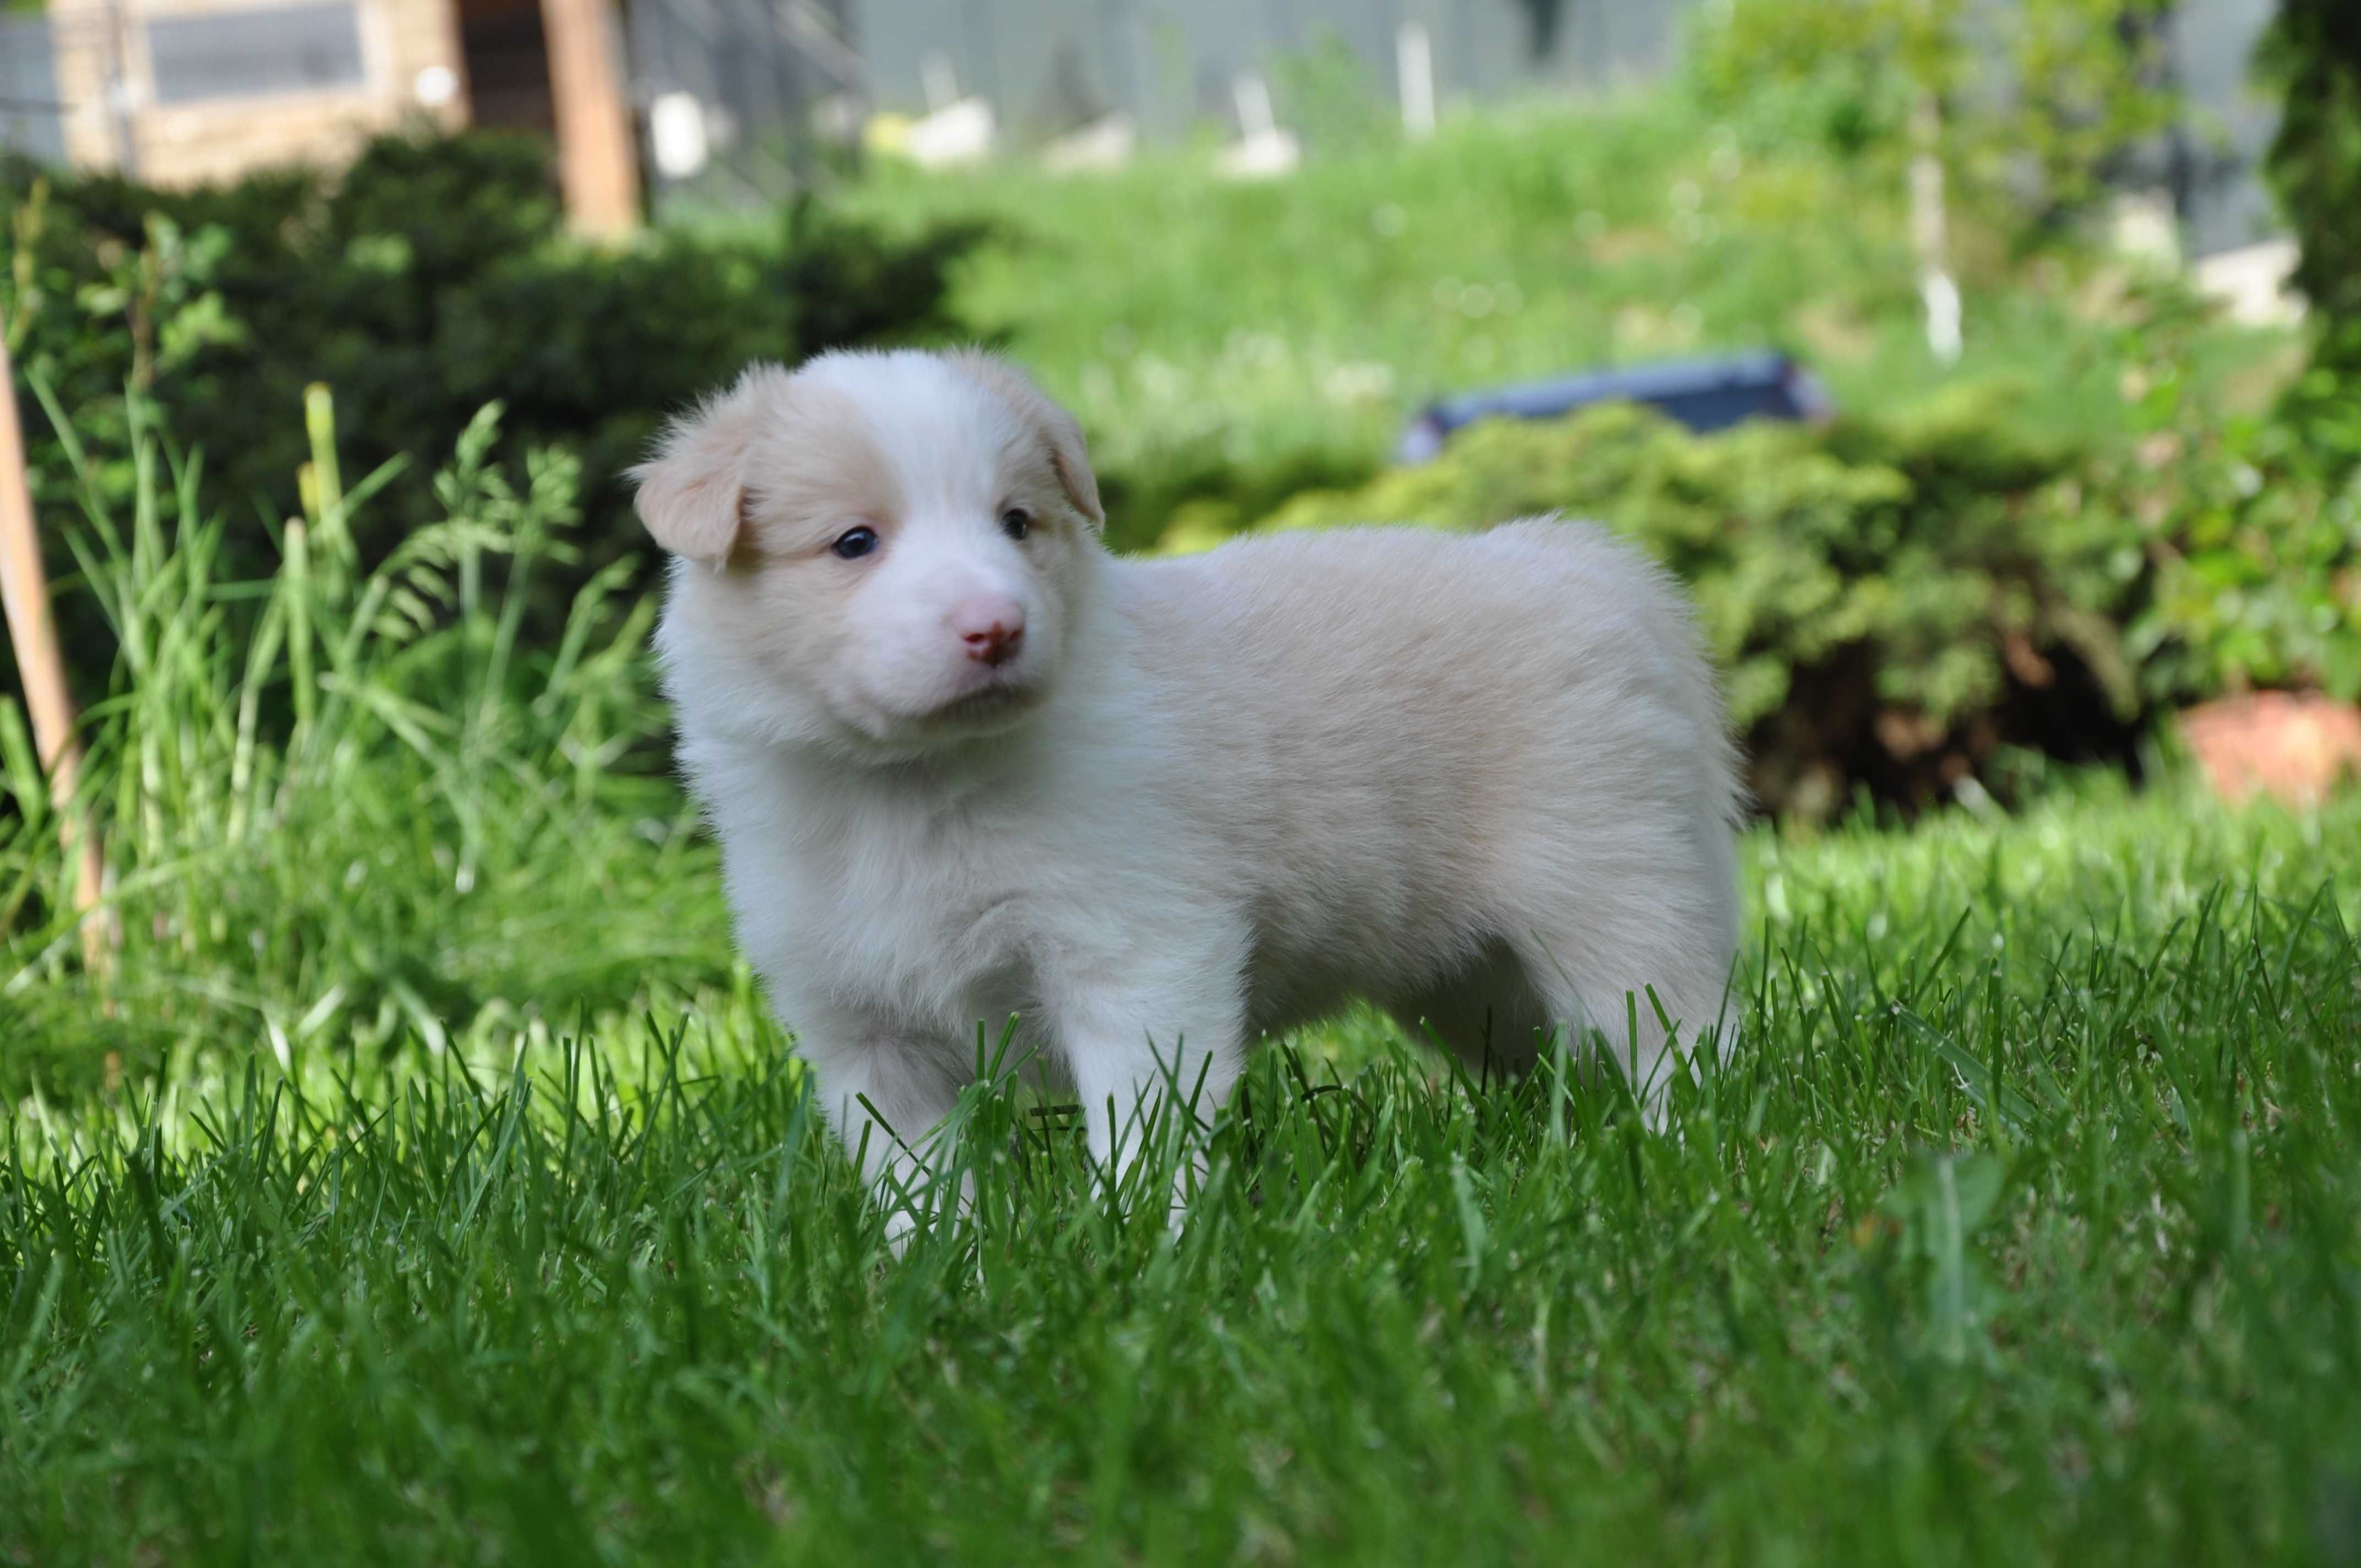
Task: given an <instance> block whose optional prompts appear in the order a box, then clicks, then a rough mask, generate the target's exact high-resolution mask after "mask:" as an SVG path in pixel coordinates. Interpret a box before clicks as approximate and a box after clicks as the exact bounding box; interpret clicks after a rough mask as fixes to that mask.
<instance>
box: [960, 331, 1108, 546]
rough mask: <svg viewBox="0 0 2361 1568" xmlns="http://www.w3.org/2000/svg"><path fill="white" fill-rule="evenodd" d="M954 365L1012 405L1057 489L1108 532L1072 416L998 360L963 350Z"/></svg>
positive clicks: (1088, 457) (1095, 478)
mask: <svg viewBox="0 0 2361 1568" xmlns="http://www.w3.org/2000/svg"><path fill="white" fill-rule="evenodd" d="M949 358H950V362H951V363H952V364H953V365H954V366H956V367H959V368H960V369H961V370H962V371H964V372H965V373H966V374H968V375H969V376H972V377H973V378H975V379H976V380H978V381H981V382H983V384H984V385H985V386H986V387H988V388H990V389H992V390H993V391H994V392H997V393H998V394H999V395H1000V396H1002V397H1004V398H1005V399H1007V400H1008V401H1009V402H1010V403H1011V404H1012V405H1013V406H1014V407H1015V408H1016V411H1017V412H1018V413H1019V414H1022V415H1023V416H1024V418H1025V421H1026V422H1027V424H1029V425H1031V426H1032V427H1033V428H1034V430H1035V431H1036V432H1038V433H1039V435H1040V437H1041V444H1042V445H1043V446H1045V447H1047V448H1048V449H1049V466H1050V467H1051V468H1053V469H1055V470H1056V471H1057V475H1058V488H1060V489H1062V490H1064V491H1065V492H1066V499H1067V500H1068V501H1070V502H1071V503H1072V504H1073V508H1074V510H1076V511H1078V512H1081V513H1082V515H1083V516H1084V517H1086V518H1088V519H1090V521H1091V526H1092V527H1093V528H1104V527H1105V526H1106V510H1105V509H1104V507H1102V506H1101V505H1100V504H1099V477H1098V476H1097V475H1096V474H1094V473H1093V472H1092V471H1091V453H1090V447H1089V445H1088V444H1085V443H1084V441H1083V440H1082V426H1081V424H1079V423H1078V422H1076V421H1075V419H1074V416H1073V415H1071V414H1070V413H1068V412H1067V411H1065V410H1064V409H1062V408H1060V407H1059V406H1058V405H1057V404H1056V403H1055V402H1053V401H1051V400H1050V399H1049V396H1048V395H1047V394H1046V393H1044V392H1043V391H1042V390H1041V389H1040V388H1038V387H1037V386H1035V385H1034V384H1033V380H1032V378H1030V377H1029V376H1027V375H1026V374H1025V372H1024V371H1022V370H1019V369H1018V368H1016V366H1014V365H1011V364H1010V363H1008V361H1006V360H1005V359H1003V358H1000V357H999V356H996V355H991V354H986V353H984V352H983V350H982V349H979V348H965V349H961V350H960V351H959V352H957V353H955V354H952V355H950V356H949Z"/></svg>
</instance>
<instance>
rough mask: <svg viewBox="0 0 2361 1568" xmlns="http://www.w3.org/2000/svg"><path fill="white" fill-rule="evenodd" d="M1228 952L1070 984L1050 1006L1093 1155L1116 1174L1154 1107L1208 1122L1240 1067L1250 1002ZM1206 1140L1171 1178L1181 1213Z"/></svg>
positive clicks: (1149, 1129) (1138, 1147) (1142, 1140)
mask: <svg viewBox="0 0 2361 1568" xmlns="http://www.w3.org/2000/svg"><path fill="white" fill-rule="evenodd" d="M1228 957H1229V956H1228V955H1227V954H1218V955H1217V954H1206V955H1204V956H1203V957H1202V959H1201V960H1200V961H1199V962H1197V963H1188V962H1185V961H1183V962H1172V961H1170V960H1166V961H1164V962H1161V963H1159V964H1158V965H1157V966H1155V968H1154V969H1153V970H1150V971H1148V972H1147V973H1145V974H1142V975H1136V976H1133V977H1130V978H1129V979H1128V980H1127V981H1123V982H1116V981H1109V982H1107V983H1104V984H1088V983H1085V984H1080V985H1070V986H1067V987H1063V988H1060V992H1059V993H1058V994H1057V995H1056V996H1055V997H1054V998H1053V1000H1052V1003H1051V1006H1052V1011H1053V1013H1054V1014H1055V1016H1056V1022H1057V1028H1058V1036H1059V1041H1060V1047H1061V1052H1062V1054H1063V1056H1064V1058H1065V1061H1066V1069H1067V1072H1068V1074H1069V1076H1071V1079H1072V1080H1073V1084H1074V1091H1075V1094H1076V1095H1077V1096H1078V1097H1079V1098H1080V1099H1081V1101H1082V1117H1083V1121H1084V1124H1085V1125H1086V1127H1087V1129H1088V1131H1089V1135H1090V1140H1091V1155H1092V1157H1093V1159H1095V1160H1096V1161H1097V1162H1098V1165H1099V1168H1100V1169H1101V1170H1103V1171H1104V1173H1105V1174H1106V1176H1107V1178H1108V1179H1109V1180H1110V1182H1119V1181H1120V1180H1121V1179H1122V1177H1123V1176H1124V1175H1125V1173H1126V1172H1127V1171H1129V1170H1130V1168H1131V1167H1132V1166H1133V1165H1134V1164H1136V1163H1137V1160H1138V1158H1139V1157H1140V1155H1141V1153H1142V1152H1143V1151H1144V1150H1145V1149H1146V1147H1147V1145H1148V1138H1149V1136H1150V1135H1151V1134H1152V1133H1153V1132H1154V1130H1155V1129H1156V1127H1157V1126H1158V1125H1159V1122H1158V1118H1159V1116H1172V1117H1180V1118H1188V1119H1191V1120H1193V1121H1195V1122H1196V1123H1197V1124H1200V1125H1201V1126H1202V1125H1210V1124H1212V1122H1213V1116H1214V1113H1216V1112H1218V1111H1219V1110H1220V1109H1221V1107H1222V1105H1223V1103H1224V1102H1225V1101H1226V1100H1228V1098H1229V1094H1230V1090H1231V1088H1232V1086H1234V1085H1235V1083H1236V1082H1237V1080H1238V1074H1239V1072H1240V1071H1241V1070H1242V1069H1243V1068H1244V1066H1245V1043H1246V1042H1245V1032H1246V1031H1245V1024H1246V1004H1245V1000H1244V996H1243V985H1242V981H1241V976H1240V973H1239V970H1237V968H1236V967H1235V964H1234V963H1231V962H1228V961H1225V960H1226V959H1228ZM1191 1168H1195V1169H1197V1170H1198V1171H1199V1172H1200V1173H1201V1174H1202V1169H1203V1154H1202V1146H1199V1147H1198V1148H1196V1149H1195V1150H1192V1153H1191V1165H1189V1166H1184V1167H1183V1168H1182V1169H1181V1170H1180V1172H1179V1173H1178V1174H1176V1175H1175V1177H1174V1179H1173V1194H1172V1202H1173V1213H1174V1215H1175V1217H1176V1219H1177V1217H1178V1215H1179V1213H1180V1209H1181V1207H1182V1204H1183V1200H1184V1196H1185V1192H1184V1185H1183V1184H1184V1180H1185V1178H1186V1176H1187V1174H1188V1171H1189V1170H1190V1169H1191Z"/></svg>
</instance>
